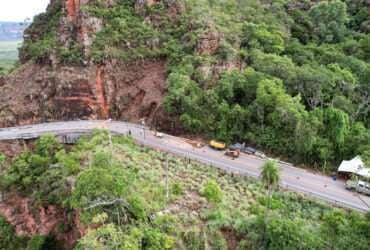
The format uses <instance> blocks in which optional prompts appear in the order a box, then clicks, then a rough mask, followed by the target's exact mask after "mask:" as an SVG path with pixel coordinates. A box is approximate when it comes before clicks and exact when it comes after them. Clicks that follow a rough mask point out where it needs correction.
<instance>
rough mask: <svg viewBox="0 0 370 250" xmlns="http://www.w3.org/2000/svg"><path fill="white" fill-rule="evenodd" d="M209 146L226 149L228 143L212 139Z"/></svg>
mask: <svg viewBox="0 0 370 250" xmlns="http://www.w3.org/2000/svg"><path fill="white" fill-rule="evenodd" d="M209 146H210V147H211V148H214V149H217V150H224V149H225V148H226V144H225V143H223V142H219V141H216V140H212V141H210V142H209Z"/></svg>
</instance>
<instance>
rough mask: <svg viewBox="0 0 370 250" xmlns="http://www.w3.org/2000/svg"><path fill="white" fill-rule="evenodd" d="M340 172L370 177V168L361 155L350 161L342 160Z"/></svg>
mask: <svg viewBox="0 0 370 250" xmlns="http://www.w3.org/2000/svg"><path fill="white" fill-rule="evenodd" d="M338 172H339V173H345V174H354V175H357V176H360V177H363V178H369V179H370V168H366V166H365V163H364V162H363V161H362V159H361V157H360V156H356V157H355V158H353V159H352V160H350V161H342V163H341V164H340V166H339V168H338Z"/></svg>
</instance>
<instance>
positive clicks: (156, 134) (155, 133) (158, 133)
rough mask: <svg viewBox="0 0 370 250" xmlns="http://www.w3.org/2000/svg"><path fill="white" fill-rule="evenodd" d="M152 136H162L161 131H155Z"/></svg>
mask: <svg viewBox="0 0 370 250" xmlns="http://www.w3.org/2000/svg"><path fill="white" fill-rule="evenodd" d="M154 136H155V137H157V138H163V133H161V132H158V131H155V132H154Z"/></svg>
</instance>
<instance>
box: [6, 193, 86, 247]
mask: <svg viewBox="0 0 370 250" xmlns="http://www.w3.org/2000/svg"><path fill="white" fill-rule="evenodd" d="M0 214H1V215H2V216H4V217H5V218H6V220H7V221H8V222H9V223H10V224H11V225H13V226H14V227H15V232H16V233H17V235H19V236H33V235H44V236H48V235H53V236H54V237H55V239H56V240H58V241H59V242H61V245H62V246H63V249H72V248H73V246H74V245H75V243H76V242H77V240H78V239H79V238H80V237H81V236H83V235H84V234H85V233H86V228H84V227H83V226H82V225H81V223H80V219H79V215H78V213H76V212H73V213H72V214H68V213H67V211H65V210H64V209H60V208H57V207H55V206H52V205H49V206H46V207H34V206H33V205H32V201H31V200H30V199H28V198H24V197H21V196H19V195H17V194H15V193H10V194H7V195H5V197H3V200H2V201H0ZM61 229H62V230H61Z"/></svg>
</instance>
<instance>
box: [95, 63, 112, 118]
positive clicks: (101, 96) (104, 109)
mask: <svg viewBox="0 0 370 250" xmlns="http://www.w3.org/2000/svg"><path fill="white" fill-rule="evenodd" d="M96 99H97V104H98V105H99V109H100V114H101V117H102V118H108V117H109V106H108V103H107V100H106V97H105V88H104V66H98V68H97V69H96Z"/></svg>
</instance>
